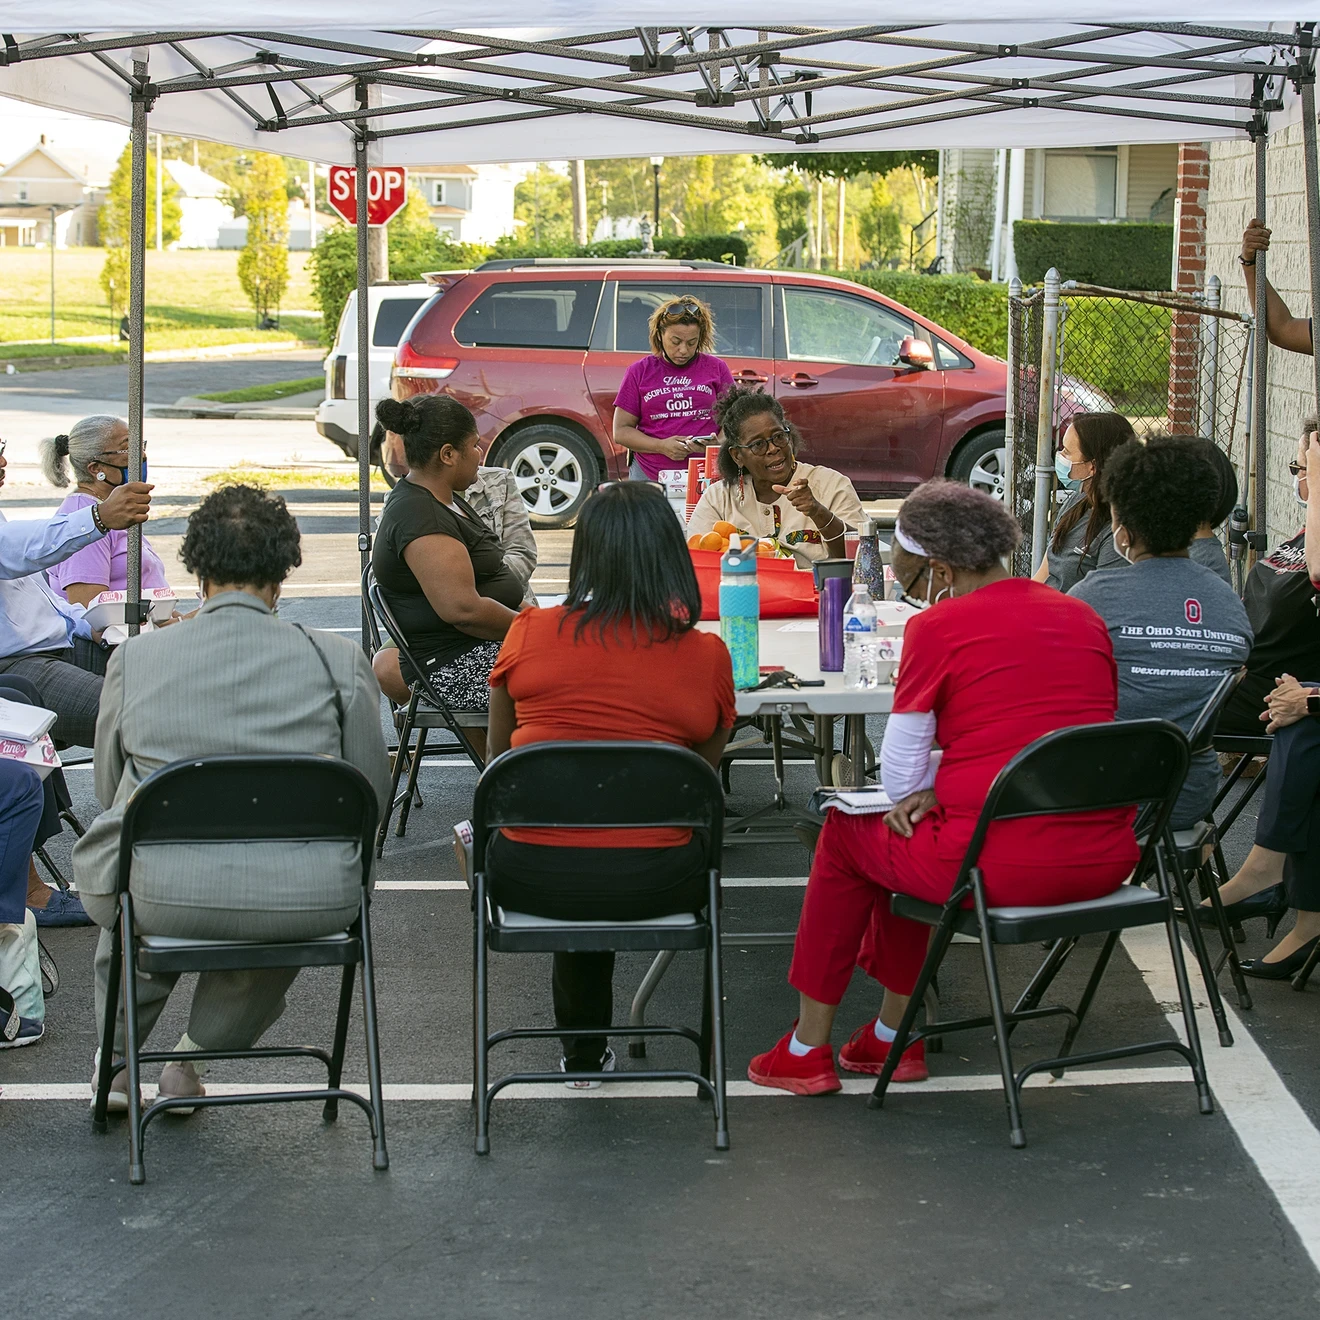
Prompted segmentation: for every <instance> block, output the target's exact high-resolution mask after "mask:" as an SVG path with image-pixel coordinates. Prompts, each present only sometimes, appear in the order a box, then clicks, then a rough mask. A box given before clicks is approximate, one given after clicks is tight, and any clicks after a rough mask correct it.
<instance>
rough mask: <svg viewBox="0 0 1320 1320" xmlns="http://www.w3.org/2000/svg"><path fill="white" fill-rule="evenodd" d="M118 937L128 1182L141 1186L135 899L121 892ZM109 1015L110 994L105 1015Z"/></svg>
mask: <svg viewBox="0 0 1320 1320" xmlns="http://www.w3.org/2000/svg"><path fill="white" fill-rule="evenodd" d="M119 938H120V940H121V941H122V944H123V961H122V963H121V964H120V966H121V968H122V974H123V986H124V1063H125V1067H126V1071H127V1072H128V1181H129V1182H131V1183H133V1184H134V1186H138V1185H140V1184H142V1183H144V1182H146V1180H147V1171H146V1167H145V1165H144V1164H143V1160H142V1136H143V1133H142V1090H141V1086H142V1078H141V1068H140V1065H139V1061H138V1015H137V975H136V972H135V971H134V968H135V967H136V960H135V959H134V957H133V902H132V899H130V898H129V896H128V895H127V894H121V895H120V911H119ZM109 1014H110V1002H109V996H107V1002H106V1015H107V1016H109Z"/></svg>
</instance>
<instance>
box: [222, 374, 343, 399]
mask: <svg viewBox="0 0 1320 1320" xmlns="http://www.w3.org/2000/svg"><path fill="white" fill-rule="evenodd" d="M324 388H325V377H324V376H308V377H306V378H305V379H303V380H283V381H276V382H275V383H273V384H270V385H248V386H246V387H244V388H243V389H241V390H221V391H220V392H219V393H218V394H199V395H198V396H197V397H198V398H199V399H211V400H213V401H214V402H215V403H264V402H266V401H267V400H270V399H287V398H290V397H291V396H292V395H294V394H306V393H308V392H309V391H311V390H323V389H324Z"/></svg>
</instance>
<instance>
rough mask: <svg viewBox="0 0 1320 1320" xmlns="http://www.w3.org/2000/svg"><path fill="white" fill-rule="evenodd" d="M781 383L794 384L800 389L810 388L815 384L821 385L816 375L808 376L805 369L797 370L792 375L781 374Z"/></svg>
mask: <svg viewBox="0 0 1320 1320" xmlns="http://www.w3.org/2000/svg"><path fill="white" fill-rule="evenodd" d="M779 383H780V384H781V385H792V386H794V387H795V388H797V389H799V390H809V389H811V387H812V386H813V385H819V384H820V381H818V380H817V379H816V378H815V376H808V375H807V373H806V372H805V371H795V372H794V373H793V374H792V375H791V376H780V378H779Z"/></svg>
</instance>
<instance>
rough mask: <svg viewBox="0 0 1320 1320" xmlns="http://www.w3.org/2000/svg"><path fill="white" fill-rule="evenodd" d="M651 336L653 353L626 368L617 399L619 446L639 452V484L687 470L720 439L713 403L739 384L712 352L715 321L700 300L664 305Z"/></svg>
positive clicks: (633, 471) (635, 466) (635, 472)
mask: <svg viewBox="0 0 1320 1320" xmlns="http://www.w3.org/2000/svg"><path fill="white" fill-rule="evenodd" d="M650 331H651V350H652V351H651V353H650V355H649V356H648V357H644V358H639V359H638V360H637V361H636V362H634V363H633V364H632V366H631V367H629V368H628V370H627V373H626V374H625V375H624V378H623V384H622V385H620V386H619V393H618V396H617V397H616V398H615V400H614V443H615V444H616V445H623V446H624V447H625V448H627V449H631V450H632V451H633V463H632V467H631V468H630V469H629V472H628V475H629V476H630V477H632V478H633V479H634V480H635V481H655V480H656V479H657V477H658V476H659V475H660V473H661V472H663V471H666V470H672V469H674V468H686V467H687V461H688V459H689V458H690V457H691V456H692V455H694V454H700V453H701V451H702V449H703V448H704V447H705V445H706V443H707V441H713V440H714V436H715V432H716V431H717V430H718V427H717V426H716V424H715V414H714V409H715V400H716V399H718V398H719V397H720V395H721V394H723V393H724V391H725V390H727V389H728V388H729V387H730V386H731V385H732V384H733V373H732V372H731V371H730V370H729V368H728V367H727V366H726V365H725V363H724V360H723V359H722V358H717V357H716V356H715V355H714V354H713V353H710V352H709V351H708V350H709V349H710V348H711V347H712V346H713V345H714V343H715V321H714V318H713V317H712V316H711V313H710V308H709V307H707V306H706V304H705V303H703V302H701V301H700V300H699V299H697V298H671V299H670V300H669V301H668V302H666V303H662V304H661V305H660V306H659V307H657V308H656V309H655V311H654V312H653V313H652V315H651V324H650Z"/></svg>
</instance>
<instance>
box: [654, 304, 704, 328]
mask: <svg viewBox="0 0 1320 1320" xmlns="http://www.w3.org/2000/svg"><path fill="white" fill-rule="evenodd" d="M694 318H695V319H696V320H700V319H701V304H700V303H695V302H693V301H692V299H691V298H682V299H680V300H679V301H678V302H676V303H675V304H674V305H673V306H672V307H666V308H665V313H664V318H663V319H664V322H665V324H666V325H669V324H670V323H672V322H674V321H690V320H693V319H694Z"/></svg>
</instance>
